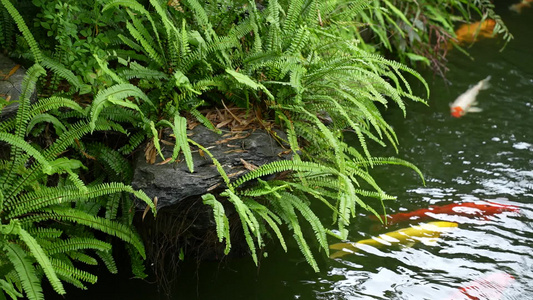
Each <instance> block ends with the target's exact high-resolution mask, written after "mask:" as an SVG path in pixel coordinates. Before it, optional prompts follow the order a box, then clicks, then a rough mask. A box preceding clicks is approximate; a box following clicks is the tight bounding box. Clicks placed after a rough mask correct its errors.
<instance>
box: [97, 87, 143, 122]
mask: <svg viewBox="0 0 533 300" xmlns="http://www.w3.org/2000/svg"><path fill="white" fill-rule="evenodd" d="M127 97H137V98H140V99H142V100H144V101H145V102H147V103H149V104H150V105H151V106H154V104H153V103H152V101H151V100H150V98H149V97H148V96H147V95H146V94H145V93H144V92H143V91H141V90H140V89H139V88H138V87H136V86H134V85H132V84H129V83H123V84H116V85H113V86H111V87H109V88H107V89H105V90H102V91H100V92H99V93H98V94H97V95H96V97H95V98H94V100H93V102H92V105H91V112H90V117H91V122H90V123H89V124H90V126H91V129H92V130H94V129H95V126H96V124H95V123H96V119H98V115H99V114H100V112H101V111H102V110H103V109H104V108H105V107H106V106H108V105H109V104H110V103H111V102H110V101H109V100H110V98H112V99H114V100H122V99H124V98H127Z"/></svg>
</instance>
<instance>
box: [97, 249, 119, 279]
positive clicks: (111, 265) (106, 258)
mask: <svg viewBox="0 0 533 300" xmlns="http://www.w3.org/2000/svg"><path fill="white" fill-rule="evenodd" d="M96 254H97V255H98V256H99V257H100V259H101V260H102V261H103V262H104V265H105V266H106V267H107V270H108V271H109V272H110V273H111V274H117V273H118V268H117V264H116V262H115V259H114V258H113V255H111V253H110V252H108V251H96Z"/></svg>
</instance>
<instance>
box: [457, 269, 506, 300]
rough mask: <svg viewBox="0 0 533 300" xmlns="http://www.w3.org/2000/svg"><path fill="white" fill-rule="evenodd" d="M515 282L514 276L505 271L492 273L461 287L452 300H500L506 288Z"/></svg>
mask: <svg viewBox="0 0 533 300" xmlns="http://www.w3.org/2000/svg"><path fill="white" fill-rule="evenodd" d="M513 282H514V277H513V276H511V275H509V274H507V273H504V272H500V273H492V274H489V275H487V276H484V277H481V278H479V279H477V280H475V281H473V282H471V283H469V284H468V285H466V286H464V287H462V288H460V289H459V290H458V291H457V292H455V293H454V294H453V295H452V296H451V297H450V298H449V299H450V300H481V299H487V300H488V299H490V300H498V299H501V297H502V296H503V294H504V291H505V289H506V288H507V287H508V286H509V285H511V284H512V283H513Z"/></svg>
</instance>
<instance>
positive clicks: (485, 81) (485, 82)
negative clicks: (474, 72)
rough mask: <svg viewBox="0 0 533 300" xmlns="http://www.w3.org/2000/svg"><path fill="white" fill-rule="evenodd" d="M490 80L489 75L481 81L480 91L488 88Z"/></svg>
mask: <svg viewBox="0 0 533 300" xmlns="http://www.w3.org/2000/svg"><path fill="white" fill-rule="evenodd" d="M490 78H491V76H490V75H489V76H487V78H485V79H483V80H481V87H480V88H479V89H480V90H486V89H488V88H490V83H489V81H490Z"/></svg>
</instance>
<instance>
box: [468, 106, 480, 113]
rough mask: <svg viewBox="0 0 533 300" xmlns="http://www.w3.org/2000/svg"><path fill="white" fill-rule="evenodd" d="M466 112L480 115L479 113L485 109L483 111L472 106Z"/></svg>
mask: <svg viewBox="0 0 533 300" xmlns="http://www.w3.org/2000/svg"><path fill="white" fill-rule="evenodd" d="M466 111H467V112H469V113H478V112H482V111H483V109H481V108H479V107H472V106H470V107H469V108H468V109H467V110H466Z"/></svg>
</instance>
